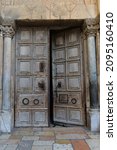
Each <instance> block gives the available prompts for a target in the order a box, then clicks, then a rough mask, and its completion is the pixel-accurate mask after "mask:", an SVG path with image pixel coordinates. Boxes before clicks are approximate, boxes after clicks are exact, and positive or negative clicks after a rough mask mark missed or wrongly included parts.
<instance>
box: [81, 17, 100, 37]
mask: <svg viewBox="0 0 117 150" xmlns="http://www.w3.org/2000/svg"><path fill="white" fill-rule="evenodd" d="M83 28H84V34H85V35H86V36H96V33H97V31H98V30H99V28H100V24H99V18H96V19H86V20H85V21H84V26H83Z"/></svg>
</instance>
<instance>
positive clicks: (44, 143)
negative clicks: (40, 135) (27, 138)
mask: <svg viewBox="0 0 117 150" xmlns="http://www.w3.org/2000/svg"><path fill="white" fill-rule="evenodd" d="M53 143H54V141H34V143H33V145H43V146H46V145H52V144H53Z"/></svg>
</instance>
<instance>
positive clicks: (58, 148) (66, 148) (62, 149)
mask: <svg viewBox="0 0 117 150" xmlns="http://www.w3.org/2000/svg"><path fill="white" fill-rule="evenodd" d="M53 149H54V150H73V147H72V145H71V144H54V145H53Z"/></svg>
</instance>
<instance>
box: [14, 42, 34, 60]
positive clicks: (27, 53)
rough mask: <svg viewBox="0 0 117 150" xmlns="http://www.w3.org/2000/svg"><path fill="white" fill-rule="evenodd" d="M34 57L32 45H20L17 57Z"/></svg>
mask: <svg viewBox="0 0 117 150" xmlns="http://www.w3.org/2000/svg"><path fill="white" fill-rule="evenodd" d="M31 55H32V45H31V44H19V46H18V51H17V56H18V57H19V58H20V57H21V58H23V57H29V58H30V57H31Z"/></svg>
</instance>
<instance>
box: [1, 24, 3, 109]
mask: <svg viewBox="0 0 117 150" xmlns="http://www.w3.org/2000/svg"><path fill="white" fill-rule="evenodd" d="M2 68H3V27H2V25H0V110H1V109H2V90H3V88H2V78H3V77H2V70H3V69H2Z"/></svg>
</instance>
